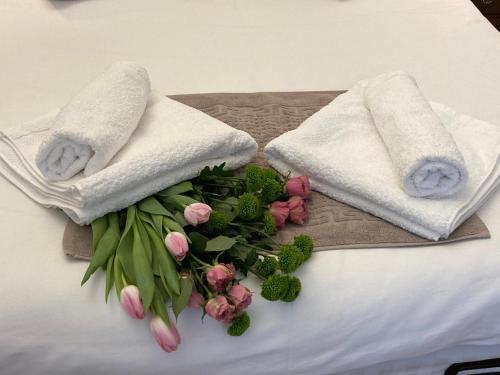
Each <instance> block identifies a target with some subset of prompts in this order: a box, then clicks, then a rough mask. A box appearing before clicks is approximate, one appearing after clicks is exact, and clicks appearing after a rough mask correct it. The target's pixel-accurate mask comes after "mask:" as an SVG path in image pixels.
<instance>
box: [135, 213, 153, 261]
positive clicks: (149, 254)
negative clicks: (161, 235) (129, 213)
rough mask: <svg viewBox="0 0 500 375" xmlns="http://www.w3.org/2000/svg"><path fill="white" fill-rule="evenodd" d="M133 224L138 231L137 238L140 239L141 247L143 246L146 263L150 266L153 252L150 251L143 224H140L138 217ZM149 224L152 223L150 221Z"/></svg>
mask: <svg viewBox="0 0 500 375" xmlns="http://www.w3.org/2000/svg"><path fill="white" fill-rule="evenodd" d="M135 223H136V225H137V229H138V230H139V236H140V237H141V242H142V245H143V246H144V250H145V251H146V256H147V258H148V263H149V264H151V262H152V260H153V251H152V250H151V244H150V242H149V236H148V233H147V232H146V229H145V228H144V223H143V222H142V220H141V219H140V218H139V217H138V218H137V219H136V222H135ZM151 223H152V221H151Z"/></svg>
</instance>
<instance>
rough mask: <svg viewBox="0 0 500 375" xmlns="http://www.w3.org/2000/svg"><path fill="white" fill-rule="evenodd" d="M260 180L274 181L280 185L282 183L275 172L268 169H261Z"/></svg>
mask: <svg viewBox="0 0 500 375" xmlns="http://www.w3.org/2000/svg"><path fill="white" fill-rule="evenodd" d="M262 179H263V180H264V181H266V180H274V181H277V182H280V183H281V182H282V180H281V177H280V175H279V174H278V172H276V171H275V170H272V169H269V168H263V169H262Z"/></svg>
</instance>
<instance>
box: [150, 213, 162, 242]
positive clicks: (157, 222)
mask: <svg viewBox="0 0 500 375" xmlns="http://www.w3.org/2000/svg"><path fill="white" fill-rule="evenodd" d="M151 218H152V219H153V227H154V228H155V229H156V231H157V232H158V234H159V235H160V237H161V238H164V237H165V236H164V235H163V216H161V215H151Z"/></svg>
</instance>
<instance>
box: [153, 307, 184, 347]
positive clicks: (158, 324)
mask: <svg viewBox="0 0 500 375" xmlns="http://www.w3.org/2000/svg"><path fill="white" fill-rule="evenodd" d="M149 328H150V329H151V333H152V334H153V336H154V338H155V340H156V342H157V343H158V345H160V346H161V348H162V349H163V350H165V351H166V352H168V353H170V352H174V351H175V350H176V349H177V346H178V345H179V344H180V343H181V337H180V336H179V332H178V331H177V328H176V327H175V325H174V324H173V323H171V324H170V326H168V325H167V324H166V323H165V322H164V321H163V319H162V318H160V317H159V316H155V317H153V319H151V323H150V324H149Z"/></svg>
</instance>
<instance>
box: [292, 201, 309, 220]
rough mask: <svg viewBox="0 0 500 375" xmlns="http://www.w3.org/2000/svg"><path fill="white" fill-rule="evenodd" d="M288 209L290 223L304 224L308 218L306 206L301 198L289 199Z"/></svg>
mask: <svg viewBox="0 0 500 375" xmlns="http://www.w3.org/2000/svg"><path fill="white" fill-rule="evenodd" d="M288 209H289V210H290V221H291V222H292V223H295V224H304V222H305V221H306V220H307V219H308V218H309V212H307V207H306V204H305V202H304V200H303V199H302V198H301V197H297V196H295V197H291V198H290V199H289V200H288Z"/></svg>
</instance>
